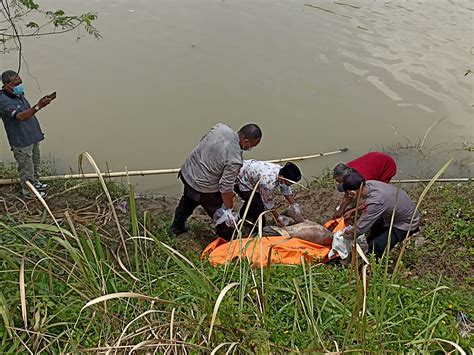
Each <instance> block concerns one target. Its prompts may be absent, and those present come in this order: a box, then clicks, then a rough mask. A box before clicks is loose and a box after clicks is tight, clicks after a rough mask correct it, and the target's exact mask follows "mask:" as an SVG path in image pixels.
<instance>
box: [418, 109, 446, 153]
mask: <svg viewBox="0 0 474 355" xmlns="http://www.w3.org/2000/svg"><path fill="white" fill-rule="evenodd" d="M445 118H446V117H442V118H440V119H439V120H438V121H436V122H435V123H433V124H432V125H431V126H430V127H429V128H428V129H427V130H426V132H425V135H424V137H423V139H422V140H421V143H420V147H419V148H420V150H423V146H424V145H425V141H426V138H428V135H429V134H430V131H431V130H432V129H433V128H435V127H436V126H437V125H439V124H440V123H441V121H443V120H444V119H445Z"/></svg>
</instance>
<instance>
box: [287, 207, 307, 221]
mask: <svg viewBox="0 0 474 355" xmlns="http://www.w3.org/2000/svg"><path fill="white" fill-rule="evenodd" d="M288 210H289V211H291V212H293V214H294V215H295V217H296V218H295V220H296V222H303V220H304V218H303V215H302V214H301V207H300V205H299V204H297V203H292V204H291V205H290V207H288Z"/></svg>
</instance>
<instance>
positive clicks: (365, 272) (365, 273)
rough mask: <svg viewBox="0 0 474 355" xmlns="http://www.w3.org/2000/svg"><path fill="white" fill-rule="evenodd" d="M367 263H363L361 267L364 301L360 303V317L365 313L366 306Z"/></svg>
mask: <svg viewBox="0 0 474 355" xmlns="http://www.w3.org/2000/svg"><path fill="white" fill-rule="evenodd" d="M368 266H369V265H368V264H365V265H364V266H363V267H362V285H363V286H364V301H363V303H362V317H363V316H364V315H365V310H366V308H367V267H368Z"/></svg>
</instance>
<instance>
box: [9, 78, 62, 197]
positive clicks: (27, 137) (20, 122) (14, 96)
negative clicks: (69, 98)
mask: <svg viewBox="0 0 474 355" xmlns="http://www.w3.org/2000/svg"><path fill="white" fill-rule="evenodd" d="M2 83H3V86H2V90H1V91H0V116H1V118H2V120H3V124H4V125H5V130H6V132H7V137H8V142H9V143H10V147H11V150H12V151H13V156H14V157H15V160H16V162H17V163H18V174H19V176H20V181H21V187H22V192H23V195H24V196H25V197H27V198H31V197H32V195H31V192H30V191H29V190H28V187H27V185H26V182H27V181H29V182H30V183H32V184H33V185H34V186H35V188H36V189H37V190H38V191H39V192H40V194H41V195H42V196H44V195H46V193H45V192H44V191H45V190H46V188H47V185H46V184H42V183H41V182H40V181H39V177H40V171H39V170H40V162H41V158H40V150H39V142H40V141H42V140H43V139H44V134H43V132H42V131H41V128H40V125H39V122H38V119H37V118H36V113H37V112H38V111H39V110H41V109H42V108H44V107H46V106H48V105H49V104H50V102H51V101H52V100H53V99H54V97H50V96H45V97H43V98H41V99H40V100H39V101H38V103H37V104H36V105H34V106H30V103H29V102H28V100H27V99H26V98H25V93H24V88H23V82H22V80H21V77H20V76H19V75H18V74H17V73H16V72H14V71H13V70H7V71H5V72H3V73H2Z"/></svg>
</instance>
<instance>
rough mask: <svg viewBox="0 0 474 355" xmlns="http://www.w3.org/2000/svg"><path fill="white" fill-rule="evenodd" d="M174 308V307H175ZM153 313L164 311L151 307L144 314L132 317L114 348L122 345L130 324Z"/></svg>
mask: <svg viewBox="0 0 474 355" xmlns="http://www.w3.org/2000/svg"><path fill="white" fill-rule="evenodd" d="M173 309H174V308H173ZM151 313H162V311H156V310H154V309H150V310H148V311H146V312H144V313H142V314H140V315H139V316H138V317H135V318H134V319H132V320H131V321H130V322H129V323H128V324H127V325H126V326H125V328H123V331H122V334H120V337H119V338H118V340H117V343H116V344H115V345H114V348H116V349H118V348H119V347H120V342H121V341H122V338H123V337H124V335H125V333H126V332H127V330H128V328H130V326H131V325H132V324H133V323H135V322H136V321H137V320H139V319H140V318H143V317H145V316H147V315H148V314H151Z"/></svg>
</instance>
